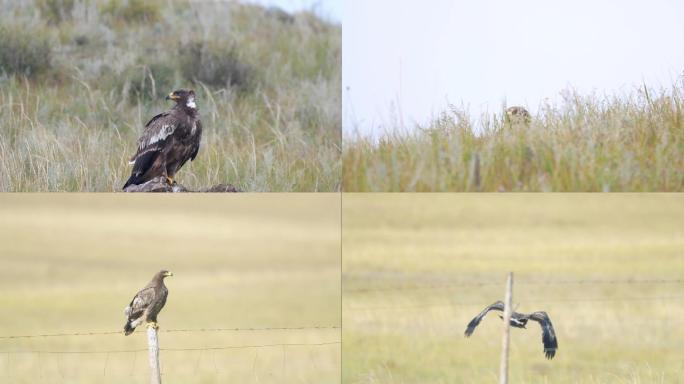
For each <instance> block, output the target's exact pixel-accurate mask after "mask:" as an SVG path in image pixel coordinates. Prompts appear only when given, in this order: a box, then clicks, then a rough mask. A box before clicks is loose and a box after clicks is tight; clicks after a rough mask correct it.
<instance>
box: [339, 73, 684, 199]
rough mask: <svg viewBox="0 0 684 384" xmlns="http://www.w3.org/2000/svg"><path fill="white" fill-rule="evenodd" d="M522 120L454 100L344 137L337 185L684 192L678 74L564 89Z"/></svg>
mask: <svg viewBox="0 0 684 384" xmlns="http://www.w3.org/2000/svg"><path fill="white" fill-rule="evenodd" d="M562 96H563V97H562V100H561V101H560V102H558V103H555V104H554V103H548V104H546V105H543V106H542V107H541V108H540V111H539V113H538V114H537V115H536V116H533V117H532V119H531V122H530V123H529V124H525V123H522V122H520V123H511V122H508V121H506V119H505V118H504V114H503V113H498V114H494V115H491V116H489V115H485V116H481V117H480V118H479V121H478V122H475V121H474V119H473V117H472V116H470V115H469V113H468V111H467V110H463V109H459V108H455V107H454V108H452V109H451V110H450V111H447V112H444V113H443V114H442V116H441V117H440V118H439V119H437V120H435V121H434V122H432V123H431V124H430V125H429V126H427V127H418V128H417V129H416V130H414V131H411V132H398V133H390V134H386V135H385V136H383V137H382V138H380V139H379V140H373V139H369V138H366V137H359V136H356V137H354V136H351V137H349V138H345V140H344V153H343V187H344V190H345V191H352V192H353V191H584V192H589V191H592V192H595V191H682V190H684V79H682V80H681V82H679V83H677V84H675V85H674V86H673V87H672V88H671V89H667V90H660V91H654V90H648V89H646V88H644V89H638V90H635V91H634V92H633V93H632V94H631V95H628V96H626V97H600V96H596V95H589V96H584V95H579V94H577V93H575V92H566V93H564V94H563V95H562Z"/></svg>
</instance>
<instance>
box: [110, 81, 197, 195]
mask: <svg viewBox="0 0 684 384" xmlns="http://www.w3.org/2000/svg"><path fill="white" fill-rule="evenodd" d="M166 99H167V100H173V101H175V102H176V105H174V106H173V108H171V109H170V110H169V111H167V112H164V113H160V114H158V115H157V116H155V117H153V118H152V120H150V121H149V122H148V123H147V124H146V125H145V130H144V131H143V133H142V136H140V138H139V139H138V151H137V152H136V153H135V155H133V157H131V160H130V162H129V163H130V164H133V171H132V172H131V177H129V178H128V181H126V184H125V185H124V186H123V188H124V189H126V187H128V186H129V185H135V184H142V183H144V182H146V181H149V180H152V179H154V178H156V177H159V176H164V177H166V180H167V181H168V182H169V184H170V185H173V184H174V180H173V177H174V176H175V174H176V172H177V171H178V170H179V169H181V167H182V166H183V164H185V162H187V161H188V160H194V159H195V156H197V151H199V146H200V139H201V138H202V123H201V122H200V119H199V115H198V113H197V104H196V103H195V91H193V90H185V89H180V90H177V91H173V92H171V93H170V94H169V95H168V96H166Z"/></svg>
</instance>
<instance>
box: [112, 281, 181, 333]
mask: <svg viewBox="0 0 684 384" xmlns="http://www.w3.org/2000/svg"><path fill="white" fill-rule="evenodd" d="M167 276H173V273H171V272H169V271H159V272H158V273H157V274H156V275H154V277H153V278H152V281H150V282H149V283H148V284H147V285H146V286H145V288H143V289H142V290H141V291H140V292H138V293H137V294H136V295H135V297H133V300H131V303H130V304H128V307H126V309H124V314H125V315H126V317H127V320H126V325H124V335H126V336H128V335H130V334H131V333H133V331H134V330H135V327H137V326H138V325H140V324H142V322H143V321H144V322H146V323H147V325H148V326H150V327H154V328H159V327H158V326H157V315H158V314H159V311H161V309H162V308H164V304H166V297H167V296H168V295H169V290H168V289H167V288H166V285H164V278H165V277H167Z"/></svg>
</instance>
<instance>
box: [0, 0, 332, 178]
mask: <svg viewBox="0 0 684 384" xmlns="http://www.w3.org/2000/svg"><path fill="white" fill-rule="evenodd" d="M340 57H341V27H340V26H339V25H333V24H330V23H328V22H325V21H322V20H320V19H318V18H317V17H316V16H314V15H313V14H311V13H308V12H302V13H298V14H295V15H288V14H283V13H279V12H277V11H275V10H272V9H264V8H261V7H258V6H252V5H243V4H240V3H236V2H191V1H162V0H151V1H144V2H143V1H140V0H99V1H95V0H92V1H91V0H81V1H79V0H34V1H6V2H4V3H3V12H2V13H0V190H2V191H115V190H119V189H120V188H121V186H122V184H123V182H124V181H125V180H126V178H127V177H128V175H129V174H130V166H129V165H128V164H127V159H128V158H129V157H130V156H131V155H132V154H133V153H134V148H135V146H136V140H137V138H138V136H139V134H140V132H141V131H142V127H143V126H144V124H145V123H146V122H147V121H148V120H149V119H150V118H151V117H152V116H154V115H155V114H157V113H159V112H162V111H164V110H166V109H168V108H169V107H170V106H171V105H170V104H169V102H166V101H164V96H165V95H166V94H168V93H169V92H170V91H172V90H173V89H176V88H191V87H192V88H194V89H195V91H196V92H197V93H198V107H199V108H200V114H201V118H202V121H203V123H204V127H205V128H204V129H205V134H204V137H203V141H202V146H201V149H200V153H199V155H198V158H197V159H196V160H195V161H194V162H193V163H191V164H188V165H186V166H185V167H184V168H183V170H182V171H181V172H180V173H179V175H178V177H177V180H178V181H179V182H180V183H181V184H184V185H186V186H188V187H190V188H192V189H195V188H198V187H203V186H209V185H214V184H217V183H232V184H234V185H236V186H238V187H239V188H241V189H243V190H247V191H334V190H338V189H339V178H340V172H341V163H340V153H341V145H340V144H341V143H340V141H341V138H340V109H341V107H340V97H339V95H340V66H341V60H340Z"/></svg>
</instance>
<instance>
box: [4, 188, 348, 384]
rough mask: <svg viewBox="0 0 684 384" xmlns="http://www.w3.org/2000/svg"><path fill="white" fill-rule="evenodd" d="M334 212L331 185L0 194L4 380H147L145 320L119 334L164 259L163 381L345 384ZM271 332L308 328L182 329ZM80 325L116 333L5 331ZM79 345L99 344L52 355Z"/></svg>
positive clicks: (336, 213) (337, 215) (337, 227)
mask: <svg viewBox="0 0 684 384" xmlns="http://www.w3.org/2000/svg"><path fill="white" fill-rule="evenodd" d="M339 207H340V196H339V195H336V194H316V195H312V194H307V195H299V194H297V195H282V194H268V195H263V194H262V195H258V196H257V195H252V194H236V195H231V196H226V195H221V196H219V195H212V196H209V195H204V196H201V198H199V197H197V196H160V195H156V196H154V197H153V196H151V195H147V196H127V195H111V194H97V195H83V194H69V195H63V194H51V195H46V194H27V195H2V196H0V266H1V267H0V311H1V315H0V382H1V383H11V384H14V383H16V384H19V383H148V382H149V366H148V363H147V351H146V348H147V342H146V337H145V329H144V328H139V329H137V330H136V331H135V332H134V333H133V334H132V335H131V336H128V337H125V336H123V334H122V333H119V332H120V331H121V330H122V327H123V325H124V322H125V318H124V315H123V309H124V307H125V306H126V305H127V304H128V302H129V301H130V300H131V298H132V297H133V295H134V294H135V293H136V292H137V291H138V290H139V289H141V288H142V287H143V286H145V284H147V282H148V281H149V280H150V278H151V277H152V275H153V274H154V273H155V272H157V271H158V270H160V269H162V268H166V269H169V270H171V271H173V272H174V273H175V276H173V277H169V278H167V279H166V285H167V286H168V288H169V298H168V301H167V303H166V307H165V308H164V309H163V310H162V312H161V313H160V315H159V325H160V327H161V329H160V333H159V339H160V346H161V348H162V351H161V365H162V377H163V382H164V383H219V382H220V383H227V382H232V383H337V382H339V381H340V348H341V347H340V343H339V342H340V329H339V327H340V316H341V314H340V212H339ZM273 327H278V328H281V327H286V328H298V327H306V329H294V330H260V331H205V332H187V331H178V330H198V329H207V328H273ZM309 327H326V328H323V329H310V328H309ZM173 330H177V331H176V332H171V331H173ZM85 331H91V332H114V333H112V334H104V335H93V336H63V337H35V338H17V339H10V338H7V336H12V335H39V334H53V333H76V332H85ZM283 344H302V345H283ZM315 344H321V345H315ZM257 346H259V347H257ZM211 348H216V349H211ZM179 349H185V350H179ZM136 350H140V351H138V352H126V351H136ZM36 351H42V352H41V353H38V352H36ZM76 351H80V352H94V353H51V352H76ZM105 351H111V352H105ZM114 351H119V352H114ZM121 351H124V352H121Z"/></svg>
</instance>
